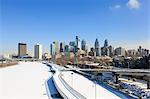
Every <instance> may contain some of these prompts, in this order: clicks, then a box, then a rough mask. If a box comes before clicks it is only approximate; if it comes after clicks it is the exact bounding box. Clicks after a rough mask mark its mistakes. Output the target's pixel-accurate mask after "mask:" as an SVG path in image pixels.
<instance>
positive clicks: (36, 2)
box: [0, 0, 150, 53]
mask: <svg viewBox="0 0 150 99" xmlns="http://www.w3.org/2000/svg"><path fill="white" fill-rule="evenodd" d="M148 1H149V0H1V15H0V19H1V24H0V27H1V31H0V32H1V35H0V36H1V43H2V44H1V45H0V48H2V49H1V53H6V52H8V53H17V44H18V42H26V43H27V44H28V49H29V50H31V49H33V45H34V44H36V43H41V44H42V45H43V46H44V49H45V51H48V50H49V45H50V43H51V42H53V41H64V42H68V41H71V40H74V39H75V36H76V35H78V36H79V37H80V38H81V39H85V40H86V41H87V42H90V43H91V44H92V43H93V42H94V41H95V39H96V38H98V39H99V41H100V46H103V42H104V40H105V39H108V41H109V44H112V45H113V46H115V47H117V46H123V47H125V48H129V49H130V48H135V49H136V48H137V47H138V46H139V45H143V47H147V48H150V46H149V45H148V43H150V42H149V41H150V30H149V29H148V27H150V24H149V23H150V19H149V17H150V15H149V12H148V11H149V10H148V9H149V8H148V6H150V2H148Z"/></svg>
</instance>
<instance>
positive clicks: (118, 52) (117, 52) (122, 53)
mask: <svg viewBox="0 0 150 99" xmlns="http://www.w3.org/2000/svg"><path fill="white" fill-rule="evenodd" d="M115 55H117V56H125V49H124V48H122V47H118V48H116V49H115Z"/></svg>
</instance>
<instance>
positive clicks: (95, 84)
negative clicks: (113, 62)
mask: <svg viewBox="0 0 150 99" xmlns="http://www.w3.org/2000/svg"><path fill="white" fill-rule="evenodd" d="M94 84H95V99H96V81H94Z"/></svg>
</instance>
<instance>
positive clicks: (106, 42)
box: [104, 39, 108, 47]
mask: <svg viewBox="0 0 150 99" xmlns="http://www.w3.org/2000/svg"><path fill="white" fill-rule="evenodd" d="M104 47H108V40H107V39H106V40H105V42H104Z"/></svg>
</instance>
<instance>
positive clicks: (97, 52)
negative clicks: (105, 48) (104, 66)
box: [95, 38, 100, 56]
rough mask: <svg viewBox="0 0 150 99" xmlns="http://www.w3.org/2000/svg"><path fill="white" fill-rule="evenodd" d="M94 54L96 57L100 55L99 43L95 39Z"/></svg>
mask: <svg viewBox="0 0 150 99" xmlns="http://www.w3.org/2000/svg"><path fill="white" fill-rule="evenodd" d="M95 52H96V56H99V55H100V49H99V41H98V39H97V38H96V40H95Z"/></svg>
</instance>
